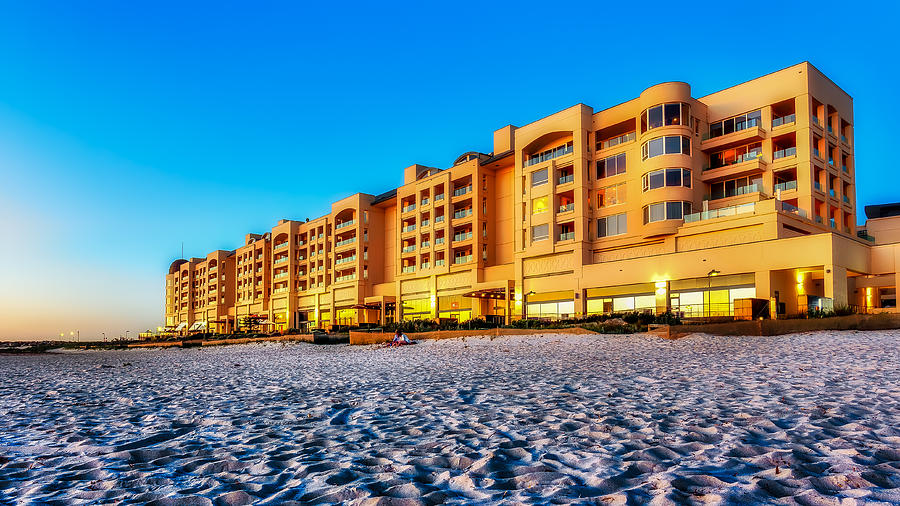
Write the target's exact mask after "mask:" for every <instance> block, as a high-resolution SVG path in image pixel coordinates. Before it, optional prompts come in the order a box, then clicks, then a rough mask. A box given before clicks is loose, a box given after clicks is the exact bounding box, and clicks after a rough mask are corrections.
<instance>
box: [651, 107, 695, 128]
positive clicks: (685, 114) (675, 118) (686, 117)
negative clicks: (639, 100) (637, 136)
mask: <svg viewBox="0 0 900 506" xmlns="http://www.w3.org/2000/svg"><path fill="white" fill-rule="evenodd" d="M690 121H691V106H690V105H688V104H683V103H681V102H673V103H669V104H660V105H656V106H653V107H651V108H649V109H647V110H646V111H644V112H642V113H641V133H644V132H646V131H647V130H653V129H654V128H659V127H662V126H675V125H685V126H689V125H690Z"/></svg>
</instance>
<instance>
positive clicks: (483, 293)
mask: <svg viewBox="0 0 900 506" xmlns="http://www.w3.org/2000/svg"><path fill="white" fill-rule="evenodd" d="M463 297H472V298H476V299H506V298H507V295H506V290H504V289H502V288H491V289H488V290H475V291H472V292H467V293H464V294H463Z"/></svg>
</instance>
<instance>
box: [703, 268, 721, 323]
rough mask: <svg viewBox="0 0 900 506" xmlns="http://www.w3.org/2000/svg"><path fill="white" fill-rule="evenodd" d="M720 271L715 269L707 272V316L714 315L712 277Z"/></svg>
mask: <svg viewBox="0 0 900 506" xmlns="http://www.w3.org/2000/svg"><path fill="white" fill-rule="evenodd" d="M719 274H720V273H719V271H717V270H715V269H713V270H711V271H709V272H707V273H706V317H707V318H709V317H710V316H712V293H710V290H711V285H712V277H713V276H718V275H719Z"/></svg>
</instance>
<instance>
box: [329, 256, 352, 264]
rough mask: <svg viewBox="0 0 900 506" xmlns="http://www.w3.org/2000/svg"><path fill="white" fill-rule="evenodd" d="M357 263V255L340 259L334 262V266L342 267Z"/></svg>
mask: <svg viewBox="0 0 900 506" xmlns="http://www.w3.org/2000/svg"><path fill="white" fill-rule="evenodd" d="M355 261H356V255H353V256H349V257H344V258H338V259H337V260H335V261H334V264H335V265H341V264H346V263H350V262H355Z"/></svg>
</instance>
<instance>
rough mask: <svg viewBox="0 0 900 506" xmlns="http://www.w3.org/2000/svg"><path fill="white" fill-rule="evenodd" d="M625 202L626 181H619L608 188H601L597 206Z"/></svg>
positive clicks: (598, 193)
mask: <svg viewBox="0 0 900 506" xmlns="http://www.w3.org/2000/svg"><path fill="white" fill-rule="evenodd" d="M624 203H625V183H619V184H615V185H612V186H607V187H606V188H601V189H600V191H599V192H597V206H598V207H609V206H614V205H616V204H624Z"/></svg>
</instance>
